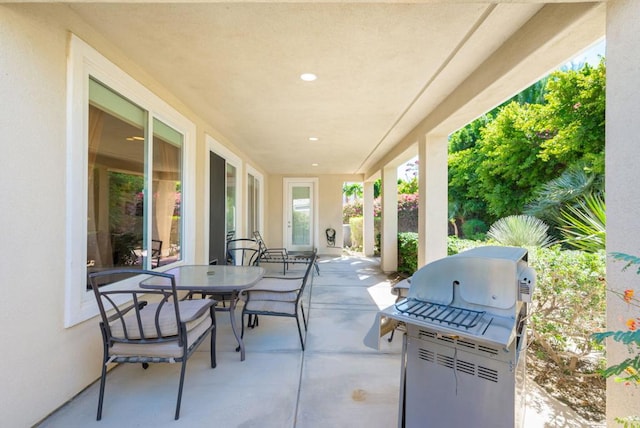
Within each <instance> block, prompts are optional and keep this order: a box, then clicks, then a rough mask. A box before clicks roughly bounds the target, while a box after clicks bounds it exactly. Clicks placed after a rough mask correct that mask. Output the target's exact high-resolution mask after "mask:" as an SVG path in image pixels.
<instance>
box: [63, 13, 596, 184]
mask: <svg viewBox="0 0 640 428" xmlns="http://www.w3.org/2000/svg"><path fill="white" fill-rule="evenodd" d="M551 3H552V4H545V2H542V1H539V0H538V1H536V0H529V1H526V0H521V1H519V2H514V1H513V0H509V1H507V0H504V1H497V2H496V0H493V1H492V2H489V1H479V0H475V1H468V2H462V1H436V0H431V1H423V2H412V3H408V4H399V3H395V2H393V3H391V2H390V3H386V2H375V3H368V4H363V3H359V2H353V3H311V2H293V3H291V2H290V3H280V2H263V3H245V2H232V3H218V2H214V3H209V2H196V3H190V4H185V3H153V4H150V3H147V2H140V3H118V2H115V3H92V2H83V1H80V2H72V3H71V4H70V5H69V7H70V8H71V9H72V10H74V11H75V12H76V13H77V14H78V15H79V16H80V17H81V18H82V19H83V20H84V21H86V22H87V23H88V24H89V25H91V26H92V27H93V28H95V29H96V30H97V31H98V32H99V33H101V34H102V35H104V37H105V38H106V39H108V40H109V41H110V42H111V43H113V44H114V45H115V46H116V48H117V49H119V50H121V51H122V52H123V53H124V54H125V55H127V56H128V57H129V58H131V59H132V60H134V61H135V62H136V63H137V64H139V65H140V67H141V68H143V69H144V70H145V71H146V72H147V73H148V74H149V75H150V76H152V78H153V79H155V80H157V81H158V83H159V84H161V85H163V86H165V87H166V88H168V89H169V90H170V91H171V92H172V93H174V94H175V95H176V97H177V98H178V99H179V100H181V101H182V102H183V103H184V104H185V105H186V106H188V108H189V109H191V110H192V111H193V112H194V113H195V114H197V115H198V116H199V117H201V118H202V119H203V120H204V121H206V122H207V123H209V124H211V125H212V127H213V129H211V130H206V131H207V132H210V133H212V135H213V136H214V137H216V138H218V139H220V140H221V142H223V143H225V144H230V145H232V146H235V147H236V148H237V149H239V150H241V151H242V152H244V153H245V154H247V155H248V156H249V157H250V158H252V159H253V160H254V161H255V162H256V164H257V165H259V166H260V167H262V168H264V169H265V170H266V171H267V172H268V173H277V174H310V173H312V174H335V173H340V174H354V173H365V174H366V173H369V172H371V171H374V170H375V168H376V167H377V166H379V164H380V162H382V161H383V160H385V159H387V160H388V158H389V156H391V154H390V151H392V149H393V148H394V147H395V146H396V145H397V144H398V143H399V142H401V141H402V140H403V138H404V137H405V136H406V135H407V134H409V133H410V132H411V130H412V129H414V128H415V127H416V126H417V125H419V124H420V123H424V122H423V121H424V119H425V118H432V119H431V121H432V122H433V127H438V126H440V127H441V128H442V130H444V131H447V132H450V131H451V130H452V129H455V128H451V127H452V126H462V125H464V124H465V123H466V121H469V120H471V119H473V118H474V117H476V116H477V115H479V114H481V113H483V112H484V111H486V110H487V109H490V108H492V107H493V106H495V105H496V104H498V103H500V102H502V101H503V100H504V99H506V98H508V97H509V96H511V95H513V94H514V93H516V92H517V91H518V90H520V89H523V88H525V87H526V86H528V85H529V84H531V83H533V82H534V81H535V80H536V79H538V78H539V77H541V76H542V75H543V74H544V73H546V72H548V71H549V70H551V69H553V68H554V67H556V66H557V65H559V64H561V63H562V62H563V61H565V60H567V59H569V58H570V57H571V55H573V54H576V53H578V52H579V51H580V50H582V49H585V48H587V47H588V46H589V45H590V44H592V43H593V42H594V41H596V40H597V39H598V38H600V37H602V36H603V35H604V18H603V17H604V7H602V6H601V5H598V4H595V3H588V4H580V3H571V4H556V2H551ZM594 11H595V12H594ZM585 16H586V17H587V18H585ZM532 19H533V20H532ZM536 19H538V20H539V21H540V23H542V24H543V25H542V26H540V25H537V24H536V23H535V20H536ZM538 27H539V31H538V29H537V28H538ZM578 28H579V30H578ZM545 31H547V32H551V33H549V34H550V35H549V34H547V35H546V36H545V34H546V33H545ZM537 37H538V38H539V40H537V39H536V38H537ZM534 45H535V46H534ZM306 72H311V73H314V74H316V75H317V76H318V79H317V80H316V81H313V82H304V81H302V80H301V79H300V75H301V74H302V73H306ZM447 121H449V122H447ZM445 125H446V126H445ZM215 132H218V133H219V134H216V133H215ZM310 137H316V138H318V141H310V140H309V138H310ZM404 144H406V140H405V143H404ZM395 150H396V151H397V150H398V149H397V148H396V149H395ZM391 153H393V152H391ZM312 163H316V164H318V166H316V167H312V166H311V164H312Z"/></svg>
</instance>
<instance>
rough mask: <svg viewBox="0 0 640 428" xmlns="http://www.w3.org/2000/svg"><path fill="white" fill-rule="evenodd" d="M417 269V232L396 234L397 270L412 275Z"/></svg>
mask: <svg viewBox="0 0 640 428" xmlns="http://www.w3.org/2000/svg"><path fill="white" fill-rule="evenodd" d="M417 269H418V234H417V233H414V232H404V233H399V234H398V272H401V273H406V274H409V275H413V273H414V272H415V271H416V270H417Z"/></svg>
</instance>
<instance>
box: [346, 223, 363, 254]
mask: <svg viewBox="0 0 640 428" xmlns="http://www.w3.org/2000/svg"><path fill="white" fill-rule="evenodd" d="M363 222H364V219H363V218H362V217H351V218H350V219H349V226H350V227H351V249H352V250H361V249H362V225H363Z"/></svg>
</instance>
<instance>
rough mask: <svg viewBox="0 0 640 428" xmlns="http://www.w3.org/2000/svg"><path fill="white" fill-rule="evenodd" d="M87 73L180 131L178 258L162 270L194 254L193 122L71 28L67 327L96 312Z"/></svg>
mask: <svg viewBox="0 0 640 428" xmlns="http://www.w3.org/2000/svg"><path fill="white" fill-rule="evenodd" d="M89 76H93V77H94V78H95V79H97V80H99V81H100V82H102V83H103V84H104V85H106V86H108V87H109V88H111V89H112V90H114V91H116V92H118V93H120V94H122V95H123V96H124V97H126V98H128V99H130V100H131V101H132V102H134V103H135V104H137V105H139V106H140V107H142V108H144V109H145V110H147V111H148V112H149V120H152V118H157V119H158V120H160V121H162V122H164V123H165V124H167V125H169V126H171V127H172V128H174V129H175V130H176V131H178V132H180V133H182V134H183V136H184V141H183V164H182V171H183V178H182V180H183V182H182V200H183V204H182V207H181V210H182V211H181V215H182V226H183V235H182V239H181V254H182V260H181V261H180V262H178V263H176V264H172V265H170V266H167V267H165V266H163V267H162V268H160V270H165V269H167V268H168V267H171V266H175V265H177V264H182V263H192V260H193V258H194V254H195V227H194V224H195V149H194V147H195V143H196V141H195V138H196V127H195V124H194V123H193V122H191V121H190V120H188V119H187V118H186V117H185V116H183V115H181V114H180V113H178V112H177V111H176V110H175V109H174V108H173V107H171V106H170V105H169V104H167V103H166V102H165V101H163V100H162V99H161V98H159V97H158V96H157V95H155V94H154V93H152V92H151V91H149V90H148V89H147V88H145V87H144V86H143V85H142V84H141V83H140V82H138V81H136V80H135V79H134V78H133V77H131V76H129V75H128V74H127V73H125V72H124V71H123V70H121V69H120V68H119V67H118V66H116V65H115V64H113V63H112V62H111V61H109V60H108V59H107V58H105V57H104V56H102V55H101V54H100V53H98V52H97V51H96V50H95V49H93V48H92V47H91V46H89V45H88V44H86V43H85V42H84V41H82V40H81V39H80V38H78V37H77V36H75V35H73V34H71V37H70V40H69V56H68V58H67V142H66V151H67V156H66V169H67V188H66V195H67V196H66V210H67V212H66V218H67V223H66V248H65V311H64V325H65V327H71V326H73V325H76V324H78V323H80V322H83V321H85V320H87V319H90V318H93V317H94V316H96V315H98V306H97V304H96V302H95V297H94V296H93V291H91V290H87V289H86V282H87V269H86V260H87V197H88V196H87V187H88V178H87V170H88V164H87V163H88V144H89V143H88V138H87V135H88V131H87V130H88V123H87V122H88V117H89V113H88V106H89ZM147 227H149V226H148V225H147ZM138 282H139V278H132V279H130V280H128V281H121V282H118V283H116V284H111V285H108V286H105V287H110V288H112V289H118V288H126V287H129V286H131V285H132V284H137V283H138ZM122 303H124V302H122Z"/></svg>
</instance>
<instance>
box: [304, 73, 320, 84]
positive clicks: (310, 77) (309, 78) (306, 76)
mask: <svg viewBox="0 0 640 428" xmlns="http://www.w3.org/2000/svg"><path fill="white" fill-rule="evenodd" d="M300 78H301V79H302V80H304V81H305V82H313V81H314V80H316V79H317V78H318V76H316V75H315V74H313V73H302V74H301V75H300Z"/></svg>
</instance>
